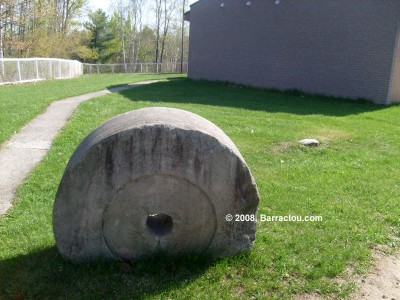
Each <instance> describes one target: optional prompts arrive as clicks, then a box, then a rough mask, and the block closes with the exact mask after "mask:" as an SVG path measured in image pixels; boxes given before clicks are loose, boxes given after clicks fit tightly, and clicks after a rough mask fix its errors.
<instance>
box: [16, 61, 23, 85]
mask: <svg viewBox="0 0 400 300" xmlns="http://www.w3.org/2000/svg"><path fill="white" fill-rule="evenodd" d="M17 72H18V81H22V77H21V66H20V64H19V60H17Z"/></svg>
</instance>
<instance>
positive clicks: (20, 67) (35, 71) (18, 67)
mask: <svg viewBox="0 0 400 300" xmlns="http://www.w3.org/2000/svg"><path fill="white" fill-rule="evenodd" d="M82 74H83V65H82V63H80V62H79V61H77V60H67V59H58V58H3V59H0V85H2V84H11V83H23V82H33V81H39V80H47V79H64V78H72V77H75V76H79V75H82Z"/></svg>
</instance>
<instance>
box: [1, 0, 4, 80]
mask: <svg viewBox="0 0 400 300" xmlns="http://www.w3.org/2000/svg"><path fill="white" fill-rule="evenodd" d="M3 27H4V26H3V4H2V3H0V60H1V64H0V68H1V70H0V74H1V79H2V80H1V81H4V60H3V58H4V51H3Z"/></svg>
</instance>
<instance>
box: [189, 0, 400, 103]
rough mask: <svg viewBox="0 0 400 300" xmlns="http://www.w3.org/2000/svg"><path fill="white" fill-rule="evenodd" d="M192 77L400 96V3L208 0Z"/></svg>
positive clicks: (199, 22) (194, 10)
mask: <svg viewBox="0 0 400 300" xmlns="http://www.w3.org/2000/svg"><path fill="white" fill-rule="evenodd" d="M185 17H186V20H188V21H190V49H189V73H188V75H189V77H190V78H193V79H207V80H219V81H228V82H233V83H238V84H245V85H251V86H256V87H263V88H278V89H282V90H287V89H299V90H302V91H305V92H309V93H317V94H324V95H331V96H338V97H345V98H352V99H357V98H364V99H369V100H372V101H374V102H376V103H382V104H391V103H394V102H399V101H400V49H399V48H400V47H399V45H400V39H399V32H400V31H399V24H400V22H399V21H400V0H251V1H250V0H200V1H198V2H196V3H194V4H193V5H191V7H190V11H189V12H188V13H186V14H185Z"/></svg>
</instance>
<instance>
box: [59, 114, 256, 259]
mask: <svg viewBox="0 0 400 300" xmlns="http://www.w3.org/2000/svg"><path fill="white" fill-rule="evenodd" d="M258 201H259V196H258V192H257V188H256V185H255V182H254V179H253V178H252V176H251V174H250V171H249V169H248V168H247V166H246V164H245V162H244V160H243V158H242V156H241V155H240V153H239V151H238V149H237V148H236V146H235V145H234V144H233V142H232V141H231V140H230V139H229V138H228V137H227V136H226V135H225V134H224V132H223V131H222V130H221V129H219V128H218V127H217V126H215V125H214V124H212V123H211V122H209V121H207V120H206V119H204V118H202V117H200V116H198V115H195V114H193V113H190V112H186V111H183V110H178V109H172V108H144V109H139V110H134V111H130V112H127V113H124V114H121V115H119V116H116V117H114V118H112V119H110V120H108V121H107V122H105V123H104V124H102V125H101V126H100V127H98V128H97V129H96V130H94V131H93V132H92V133H90V134H89V135H88V136H87V137H86V138H85V139H84V140H83V141H82V143H81V144H80V145H79V146H78V148H77V149H76V150H75V152H74V154H73V155H72V157H71V159H70V161H69V163H68V165H67V167H66V170H65V173H64V175H63V177H62V180H61V183H60V186H59V189H58V192H57V196H56V201H55V203H54V211H53V226H54V234H55V238H56V242H57V247H58V249H59V251H60V253H61V255H62V256H63V257H65V258H66V259H69V260H71V261H75V262H82V261H89V260H92V259H95V258H109V259H122V260H135V259H139V258H141V257H143V256H146V255H150V254H152V253H155V252H158V251H164V252H166V253H168V254H171V255H179V254H183V253H189V252H201V251H205V250H206V251H208V252H210V253H212V254H214V255H216V256H226V255H232V254H235V253H238V252H239V251H242V250H247V249H250V248H251V247H252V245H253V242H254V239H255V230H256V222H255V221H248V222H246V221H244V222H235V221H230V222H229V221H226V215H228V214H230V215H233V216H234V215H235V214H245V215H255V214H256V213H257V205H258Z"/></svg>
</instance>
